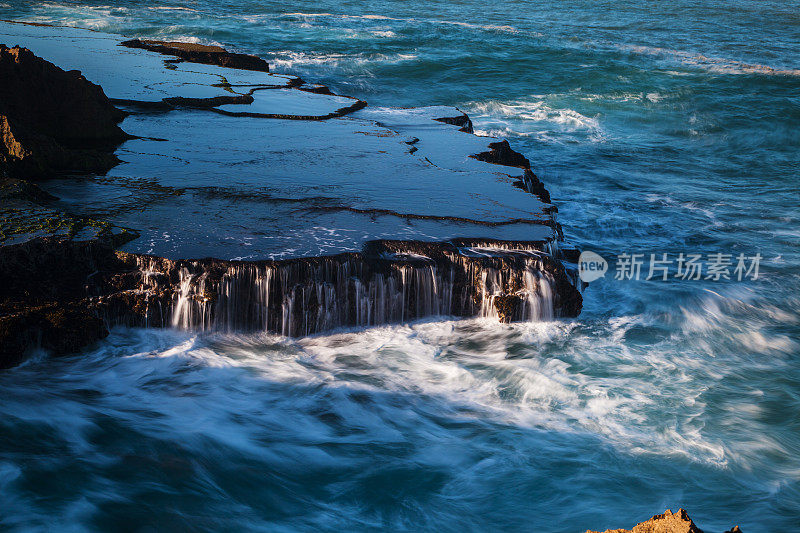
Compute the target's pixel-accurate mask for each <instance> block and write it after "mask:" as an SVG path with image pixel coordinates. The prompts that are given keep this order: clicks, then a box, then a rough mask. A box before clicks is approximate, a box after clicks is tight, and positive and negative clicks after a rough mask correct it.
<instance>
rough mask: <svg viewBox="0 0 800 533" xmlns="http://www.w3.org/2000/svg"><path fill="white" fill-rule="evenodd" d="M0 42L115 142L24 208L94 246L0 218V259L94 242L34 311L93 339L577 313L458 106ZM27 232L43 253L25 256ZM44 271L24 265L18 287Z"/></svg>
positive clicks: (541, 240) (516, 169)
mask: <svg viewBox="0 0 800 533" xmlns="http://www.w3.org/2000/svg"><path fill="white" fill-rule="evenodd" d="M88 36H90V37H91V38H88ZM2 39H13V40H15V41H19V42H21V43H23V44H24V45H25V46H28V47H29V48H30V49H31V50H33V51H34V52H36V53H37V54H39V55H41V56H43V57H47V58H49V59H50V60H52V61H53V62H54V63H55V64H56V65H58V66H60V67H62V68H64V69H79V70H81V71H82V72H83V75H84V76H85V77H86V78H87V79H90V80H92V81H93V82H95V83H99V84H101V85H102V86H103V88H104V90H105V92H106V94H107V95H108V97H109V98H110V99H111V101H113V102H115V103H116V104H117V105H118V106H121V107H122V108H123V109H124V113H125V114H127V117H126V118H125V120H124V121H123V122H122V124H121V126H122V128H124V130H125V131H126V132H127V133H128V134H130V135H131V137H130V138H128V140H126V141H125V142H124V143H123V144H122V145H121V146H120V147H119V148H118V149H117V150H116V152H115V154H114V156H115V157H118V158H119V161H120V162H121V164H119V165H118V166H116V167H114V168H113V169H111V170H109V171H108V172H102V173H94V174H83V175H81V176H73V177H72V178H71V179H69V180H64V179H59V178H58V176H57V175H56V174H55V173H53V175H52V176H51V177H52V178H53V179H49V180H45V181H43V182H42V183H41V184H40V186H41V190H40V192H41V193H42V195H44V196H42V195H33V196H30V195H29V197H26V198H25V202H27V204H26V205H28V207H29V208H30V209H29V212H31V213H38V212H39V211H42V212H45V211H46V212H47V213H50V214H52V213H55V214H57V215H58V216H61V217H66V218H67V219H69V220H72V221H83V222H82V223H83V225H79V227H80V228H84V227H93V228H99V229H98V231H95V232H89V233H86V232H80V231H74V230H70V231H68V232H66V234H65V233H64V232H63V231H61V232H57V231H55V230H54V231H51V232H48V229H47V228H49V226H47V225H40V226H39V227H40V230H39V231H36V232H33V231H31V232H28V231H27V230H25V231H18V230H19V229H20V228H19V226H20V224H19V223H16V222H14V221H11V222H9V221H8V220H4V221H3V223H4V227H5V226H13V227H12V228H11V229H12V230H14V231H12V232H11V233H13V235H14V238H13V239H11V240H8V239H6V238H5V236H3V240H4V244H6V245H9V244H11V243H12V242H13V243H15V246H17V248H15V250H16V252H15V253H16V254H22V255H23V256H24V255H25V253H24V252H23V251H21V250H24V249H25V248H24V247H25V246H28V247H30V246H39V245H42V246H45V247H46V248H47V250H48V254H55V255H56V256H57V255H58V254H59V251H58V250H60V249H62V248H63V249H65V250H66V249H71V250H72V251H71V252H69V253H67V252H65V254H66V255H65V257H66V256H69V254H72V253H80V252H75V248H74V246H76V245H79V244H80V243H81V242H91V241H97V240H98V239H99V242H102V243H104V247H102V250H103V254H104V255H103V259H102V261H101V263H102V265H103V266H102V268H99V267H98V268H94V269H93V270H91V271H85V272H84V271H83V270H80V271H76V272H74V274H75V276H76V277H77V278H80V277H81V276H85V277H86V279H85V280H84V281H83V282H82V283H77V282H75V283H73V284H74V285H76V287H73V288H74V289H75V290H74V291H71V292H69V294H68V295H62V296H59V297H55V298H49V299H48V298H43V297H42V298H38V299H35V298H34V300H36V303H37V305H38V304H43V303H47V304H48V305H49V304H51V303H53V304H54V305H63V306H78V307H77V308H79V309H88V310H90V312H91V313H92V314H93V316H95V317H100V318H102V319H103V321H104V323H105V324H106V325H108V326H111V325H115V324H127V325H136V326H151V327H176V328H185V329H193V330H224V331H232V330H265V331H271V332H277V333H281V334H285V335H292V336H297V335H308V334H313V333H317V332H320V331H325V330H328V329H331V328H338V327H350V326H372V325H377V324H385V323H392V322H403V321H408V320H414V319H419V318H423V317H430V316H442V315H446V316H463V317H468V316H484V317H493V318H496V319H498V320H500V321H503V322H508V321H515V320H549V319H553V318H556V317H571V316H576V315H577V314H578V313H579V312H580V308H581V297H580V293H579V291H578V289H577V288H576V282H575V275H574V269H573V268H572V265H571V264H570V262H569V261H568V260H567V259H568V258H571V257H573V256H574V255H575V254H574V252H572V251H570V248H569V247H568V246H565V244H564V243H563V237H562V232H561V227H560V225H559V224H558V222H557V221H556V219H555V214H556V211H557V209H556V208H555V206H554V205H552V204H551V203H550V195H549V193H548V192H547V190H546V189H545V188H544V185H543V184H542V183H541V181H539V179H538V178H537V177H536V176H535V174H534V173H533V172H532V170H531V165H530V162H529V160H528V159H527V158H526V157H525V156H523V155H522V154H520V153H518V152H516V151H514V150H513V149H512V147H511V146H510V145H509V144H508V142H507V141H505V140H502V139H496V138H487V137H478V136H475V135H473V134H472V133H471V132H472V124H471V121H470V119H469V117H467V116H466V115H465V114H463V113H462V112H461V111H459V110H458V109H455V108H450V107H440V106H439V107H426V108H417V109H396V108H372V107H367V106H366V103H365V102H363V101H360V100H357V99H354V98H351V97H347V96H341V95H336V94H333V93H332V92H331V91H330V90H329V89H327V88H326V87H324V86H317V85H312V84H307V83H306V82H304V81H303V80H301V79H299V78H297V77H294V76H290V75H281V74H274V73H269V72H266V71H267V70H268V69H267V68H257V69H256V68H250V69H248V70H242V69H241V68H232V67H235V66H236V65H235V61H234V60H230V61H228V60H225V61H222V60H219V61H218V60H217V59H214V58H215V57H217V58H219V57H224V56H213V55H209V54H220V53H222V52H220V51H218V50H199V52H198V50H189V51H187V50H188V49H189V48H192V47H188V48H187V47H183V46H180V45H178V46H175V47H172V48H170V46H169V43H157V44H154V45H152V46H150V45H148V46H136V47H133V48H131V47H121V46H119V43H118V40H117V38H116V37H114V36H110V35H105V34H102V33H97V32H85V31H82V30H75V29H71V28H53V27H46V26H29V25H23V24H11V23H0V40H2ZM153 47H155V48H153ZM142 48H150V49H157V52H161V53H156V52H153V51H151V50H146V49H142ZM195 52H197V53H200V58H199V60H201V63H194V62H192V61H193V59H197V58H194V55H193V54H195ZM162 53H167V54H170V55H171V56H173V57H171V58H167V57H165V56H164V55H162ZM248 57H251V56H248ZM110 58H113V60H111V59H110ZM240 60H241V61H245V62H247V61H251V60H252V59H241V58H240ZM237 61H238V60H237ZM253 65H255V63H253ZM251 66H252V65H251ZM54 68H55V67H54ZM245 68H249V67H245ZM86 83H88V82H86ZM92 87H96V86H92ZM97 90H99V88H97ZM45 97H46V95H45ZM109 105H110V104H109ZM115 112H116V113H119V115H117V116H119V117H121V116H122V112H119V111H115ZM112 122H113V121H112ZM112 125H113V124H112ZM113 127H114V128H116V126H115V125H114V126H113ZM119 131H121V130H119ZM117 134H118V132H117V130H112V131H110V132H106V134H105V135H106V137H109V138H114V137H115V135H117ZM14 190H16V189H14ZM37 198H38V199H37ZM43 198H44V199H43ZM88 221H90V222H88ZM15 224H16V226H15ZM42 227H44V228H45V230H41V228H42ZM70 227H72V226H70ZM4 235H5V233H4ZM43 235H45V236H47V235H52V236H58V237H59V238H57V239H49V240H46V241H43V242H44V244H33V242H34V241H30V242H26V240H29V239H30V238H33V237H41V236H43ZM78 249H82V248H81V247H80V246H78ZM115 250H116V251H115ZM201 258H207V259H201ZM95 259H96V258H95ZM5 264H6V266H7V267H8V268H13V267H12V266H9V265H11V263H9V262H8V261H7V262H6V263H5ZM78 264H83V263H82V262H80V261H79V262H78ZM48 265H49V264H48V263H37V262H36V261H33V262H30V264H28V265H27V267H26V268H28V269H29V271H30V272H32V275H31V278H30V279H31V280H36V279H44V278H45V277H46V276H47V275H49V274H47V272H46V270H47V269H48V268H52V266H48ZM35 282H36V281H32V283H35ZM23 285H24V283H23ZM3 301H4V302H5V303H4V304H3V305H4V309H5V311H3V310H0V313H3V312H5V313H6V314H9V313H10V312H11V311H10V310H11V309H14V312H17V313H18V312H21V310H22V309H23V308H24V307H25V305H26V303H25V296H24V290H20V291H18V292H17V293H15V294H11V295H7V296H6V297H5V298H4V299H3ZM2 319H3V317H2V316H0V321H1V320H2Z"/></svg>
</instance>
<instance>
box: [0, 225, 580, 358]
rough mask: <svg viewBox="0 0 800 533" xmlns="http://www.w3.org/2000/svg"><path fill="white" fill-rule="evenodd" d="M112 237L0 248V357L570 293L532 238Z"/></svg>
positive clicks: (369, 322) (516, 307)
mask: <svg viewBox="0 0 800 533" xmlns="http://www.w3.org/2000/svg"><path fill="white" fill-rule="evenodd" d="M117 244H118V243H117V242H115V241H114V239H113V238H109V239H100V240H94V241H86V242H80V241H72V240H67V239H58V238H40V239H34V240H32V241H28V242H25V243H21V244H17V245H10V246H6V247H4V248H3V249H2V253H1V254H0V276H1V277H2V279H3V280H4V281H5V286H4V288H3V290H2V292H0V341H1V342H0V344H2V346H3V348H2V350H0V367H8V366H11V365H14V364H16V363H17V362H19V361H20V360H21V359H22V358H23V356H24V351H25V349H26V348H27V347H29V346H30V345H31V344H35V343H38V344H40V345H41V346H43V347H45V348H47V349H49V350H51V351H53V352H54V353H55V354H61V353H69V352H71V351H76V350H77V349H79V348H80V347H81V346H83V345H85V344H88V343H91V342H93V341H95V340H98V339H100V338H103V337H104V336H105V335H107V329H106V328H107V327H108V326H114V325H128V326H141V327H179V328H184V329H195V330H204V331H205V330H215V331H253V330H260V331H269V332H274V333H279V334H283V335H290V336H299V335H310V334H313V333H318V332H321V331H326V330H330V329H332V328H336V327H347V326H373V325H380V324H389V323H395V322H402V321H406V320H413V319H417V318H422V317H427V316H436V315H446V316H460V317H472V316H485V317H495V318H497V319H499V320H500V321H503V322H510V321H513V320H532V319H552V318H555V317H574V316H577V314H578V313H579V312H580V309H581V303H582V299H581V295H580V292H578V290H577V289H576V288H575V285H574V280H573V279H572V278H571V275H570V274H569V273H568V271H567V270H566V269H565V267H564V266H563V264H562V263H561V262H560V261H558V260H557V259H554V258H553V256H552V255H551V254H552V250H550V249H549V245H548V243H541V242H529V243H523V242H516V243H507V242H503V241H491V240H476V239H455V240H452V241H449V242H443V243H436V242H417V241H372V242H369V243H367V244H366V245H365V246H364V249H363V251H362V252H359V253H343V254H337V255H333V256H323V257H308V258H298V259H288V260H282V261H270V260H267V261H223V260H218V259H211V258H209V259H200V260H169V259H164V258H161V257H155V256H149V255H142V254H131V253H125V252H118V251H115V249H114V248H115V246H116V245H117ZM65 328H66V329H65ZM65 332H66V333H65Z"/></svg>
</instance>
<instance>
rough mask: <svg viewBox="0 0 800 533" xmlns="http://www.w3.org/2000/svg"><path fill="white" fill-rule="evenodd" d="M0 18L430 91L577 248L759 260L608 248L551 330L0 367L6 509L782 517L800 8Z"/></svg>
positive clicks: (258, 521) (793, 435)
mask: <svg viewBox="0 0 800 533" xmlns="http://www.w3.org/2000/svg"><path fill="white" fill-rule="evenodd" d="M0 18H11V19H18V20H29V21H38V22H47V23H56V24H66V25H71V26H78V27H85V28H92V29H97V30H102V31H107V32H111V33H119V34H124V35H127V36H144V37H150V38H162V39H184V40H196V41H198V42H203V43H218V44H222V45H225V46H227V47H230V48H234V49H237V50H240V51H245V52H250V53H255V54H258V55H261V56H263V57H265V58H267V59H268V60H269V61H270V63H271V64H272V65H273V67H274V69H273V70H275V71H285V72H291V73H296V74H300V75H301V76H303V77H304V78H306V79H308V80H310V81H317V82H322V83H326V84H328V85H330V86H331V87H332V88H333V89H334V90H335V91H337V92H340V93H343V94H348V95H352V96H357V97H359V98H363V99H365V100H367V101H368V102H369V103H370V104H371V105H388V106H418V105H427V104H447V105H456V106H458V107H459V108H461V109H462V110H464V111H465V112H467V113H468V114H469V115H470V116H471V117H472V119H473V121H474V122H475V125H476V129H478V130H480V132H484V133H489V134H492V135H498V136H504V137H506V138H508V139H509V140H510V142H511V143H512V145H513V146H514V147H515V148H516V149H517V150H519V151H521V152H523V153H525V155H527V156H528V157H529V158H530V160H531V162H532V164H533V167H534V171H535V172H536V173H537V174H538V175H539V176H540V178H541V179H542V180H543V181H544V183H545V184H546V186H547V188H548V189H549V190H550V193H551V195H552V198H553V201H554V203H556V204H557V205H558V207H559V220H560V221H561V223H562V224H563V226H564V232H565V235H566V237H567V239H568V240H569V241H571V242H572V243H574V244H576V245H577V246H579V247H580V248H582V249H587V250H593V251H595V252H597V253H599V254H601V255H603V256H604V257H606V258H608V259H613V258H614V257H616V256H618V255H619V254H622V253H628V254H632V253H638V254H645V257H649V254H651V253H652V254H658V255H661V254H662V253H667V254H670V256H677V254H679V253H684V254H690V253H698V254H701V255H703V256H707V255H708V254H713V253H724V254H732V255H734V256H735V255H738V254H740V253H743V254H745V255H746V256H748V257H749V256H753V255H755V254H757V253H758V254H761V256H762V257H763V259H762V261H761V264H760V272H759V278H758V279H756V280H752V279H746V280H744V281H741V282H740V281H736V280H731V281H725V280H718V281H714V280H705V279H703V280H697V281H687V280H675V279H672V280H670V281H644V280H639V281H636V280H615V279H613V268H614V265H613V263H612V272H611V273H610V274H609V275H607V276H606V278H604V279H602V280H600V281H597V282H595V283H593V284H592V285H591V287H590V288H589V289H588V290H587V292H586V293H585V294H584V298H585V308H584V311H583V313H582V315H581V316H580V317H579V318H578V319H576V320H571V321H559V322H549V323H539V324H517V325H512V326H500V325H498V324H496V323H491V322H487V321H480V320H468V321H450V320H447V319H442V320H431V321H426V322H422V323H415V324H411V325H403V326H394V327H384V328H376V329H372V330H368V331H346V332H339V333H335V334H331V335H323V336H318V337H313V338H309V339H302V340H295V341H289V340H285V339H281V338H278V337H274V336H268V335H239V336H194V335H190V334H188V333H180V332H169V331H167V332H164V331H143V330H117V331H115V332H114V333H113V334H112V336H111V337H110V338H109V339H108V340H107V341H105V342H103V343H102V344H101V345H99V346H97V347H95V348H93V349H92V350H91V351H90V352H89V353H87V354H83V355H81V356H76V357H70V358H65V359H57V360H51V359H48V358H40V359H37V360H35V361H31V362H29V363H27V364H25V365H23V366H21V367H19V368H16V369H13V370H10V371H6V372H3V373H0V391H2V393H0V394H1V398H2V399H0V509H2V511H0V524H2V525H3V526H4V527H8V528H11V529H18V530H21V531H22V530H28V529H41V530H47V529H51V530H85V529H104V530H118V529H120V528H121V529H122V530H143V531H144V530H147V531H151V530H220V529H226V530H266V531H282V530H294V529H303V530H312V529H323V530H333V529H337V530H345V531H349V530H370V529H376V528H389V529H393V530H398V529H399V530H402V529H412V530H417V529H427V530H443V531H452V530H501V529H503V530H518V531H565V532H566V531H583V530H585V529H586V528H589V527H591V528H595V529H604V528H606V527H622V526H626V527H630V526H632V525H633V524H634V523H636V522H637V521H640V520H643V519H646V518H647V517H649V516H650V515H651V514H654V513H657V512H661V511H663V509H665V508H673V509H675V508H677V507H685V508H687V509H688V510H689V512H690V514H691V516H692V518H693V519H695V521H696V522H697V523H698V524H699V525H700V527H702V528H703V529H705V530H707V531H723V530H724V529H726V528H728V527H730V526H731V525H733V524H734V523H739V524H740V525H741V526H742V529H743V530H744V531H746V532H747V533H751V532H759V531H764V532H774V531H800V312H798V311H799V310H800V296H798V291H799V290H800V253H798V252H799V251H800V249H799V247H798V243H800V207H798V201H799V200H800V194H798V192H799V190H800V3H799V2H797V1H790V2H773V1H762V2H756V1H741V0H735V1H732V2H726V3H719V2H710V1H707V0H702V1H697V2H689V1H665V2H659V3H650V2H628V1H604V2H582V1H546V2H524V1H507V2H493V3H488V2H481V1H478V0H462V1H435V0H431V1H427V2H421V1H419V0H409V1H405V2H401V1H372V2H357V1H340V2H335V1H330V0H321V1H317V2H314V3H309V2H296V1H282V2H274V1H267V0H264V1H258V2H256V1H222V2H220V1H216V2H211V1H207V0H195V1H189V0H186V1H180V0H169V1H155V2H148V3H147V5H143V3H142V2H130V1H118V2H108V1H106V2H96V3H94V2H63V1H53V2H46V3H42V2H17V1H9V0H0ZM6 44H8V45H13V44H15V43H6ZM148 527H151V528H155V529H147V528H148Z"/></svg>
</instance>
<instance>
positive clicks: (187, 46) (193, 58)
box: [121, 39, 269, 72]
mask: <svg viewBox="0 0 800 533" xmlns="http://www.w3.org/2000/svg"><path fill="white" fill-rule="evenodd" d="M121 44H122V46H127V47H128V48H141V49H144V50H150V51H151V52H158V53H159V54H165V55H170V56H175V57H179V58H181V59H183V60H184V61H189V62H190V63H203V64H206V65H218V66H220V67H230V68H238V69H242V70H256V71H259V72H269V63H267V62H266V61H264V60H263V59H261V58H260V57H257V56H253V55H249V54H238V53H235V52H229V51H227V50H225V49H224V48H222V47H221V46H209V45H205V44H196V43H180V42H170V41H151V40H146V39H131V40H130V41H124V42H123V43H121Z"/></svg>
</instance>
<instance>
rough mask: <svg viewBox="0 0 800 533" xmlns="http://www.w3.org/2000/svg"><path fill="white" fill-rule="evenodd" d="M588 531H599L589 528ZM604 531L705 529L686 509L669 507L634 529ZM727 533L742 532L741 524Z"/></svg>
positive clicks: (608, 532)
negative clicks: (698, 525) (676, 509)
mask: <svg viewBox="0 0 800 533" xmlns="http://www.w3.org/2000/svg"><path fill="white" fill-rule="evenodd" d="M586 533H599V532H597V531H591V530H587V531H586ZM603 533H703V531H702V530H701V529H700V528H699V527H697V526H696V525H695V524H694V522H692V519H691V518H689V514H688V513H687V512H686V511H685V510H683V509H678V511H677V512H675V513H673V512H672V511H671V510H669V509H667V510H666V511H664V513H663V514H657V515H655V516H654V517H652V518H651V519H650V520H647V521H645V522H641V523H639V524H636V525H635V526H633V528H632V529H606V530H605V531H604V532H603ZM726 533H741V530H740V529H739V526H734V528H733V529H731V530H730V531H727V532H726Z"/></svg>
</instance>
